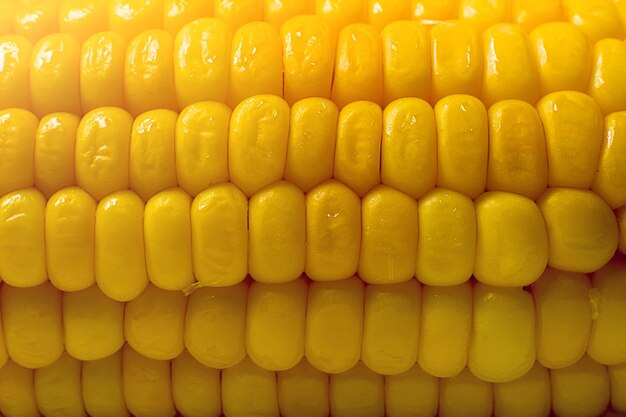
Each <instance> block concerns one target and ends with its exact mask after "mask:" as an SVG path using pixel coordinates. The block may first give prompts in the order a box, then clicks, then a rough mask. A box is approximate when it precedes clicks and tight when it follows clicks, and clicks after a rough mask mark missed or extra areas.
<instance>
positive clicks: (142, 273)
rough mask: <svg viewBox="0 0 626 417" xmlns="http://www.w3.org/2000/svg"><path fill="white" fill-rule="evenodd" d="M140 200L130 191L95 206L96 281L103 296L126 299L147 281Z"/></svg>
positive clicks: (137, 292)
mask: <svg viewBox="0 0 626 417" xmlns="http://www.w3.org/2000/svg"><path fill="white" fill-rule="evenodd" d="M143 212H144V204H143V201H141V199H140V198H139V197H137V194H135V193H133V192H132V191H120V192H117V193H113V194H111V195H109V196H108V197H106V198H104V199H103V200H102V201H100V203H99V204H98V207H97V209H96V251H95V253H96V282H97V283H98V286H99V287H100V289H101V290H102V292H103V293H104V294H105V295H106V296H107V297H110V298H112V299H114V300H117V301H130V300H132V299H134V298H135V297H138V296H139V294H141V293H142V292H143V290H144V289H145V288H146V285H147V284H148V273H147V272H146V261H145V254H144V235H143Z"/></svg>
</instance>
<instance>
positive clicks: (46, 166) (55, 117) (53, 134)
mask: <svg viewBox="0 0 626 417" xmlns="http://www.w3.org/2000/svg"><path fill="white" fill-rule="evenodd" d="M79 123H80V118H79V117H78V116H76V115H74V114H71V113H52V114H49V115H47V116H44V117H43V118H42V119H41V121H40V122H39V126H38V127H37V132H36V134H35V157H34V161H35V166H34V168H35V187H37V189H38V190H40V191H41V192H42V194H43V195H44V196H45V197H46V198H50V197H51V196H52V194H54V193H56V192H57V191H59V190H61V189H63V188H66V187H72V186H74V185H76V170H75V168H74V152H75V148H76V133H77V130H78V124H79Z"/></svg>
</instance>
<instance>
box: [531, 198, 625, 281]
mask: <svg viewBox="0 0 626 417" xmlns="http://www.w3.org/2000/svg"><path fill="white" fill-rule="evenodd" d="M537 204H538V205H539V208H540V209H541V214H543V217H544V220H545V223H546V229H547V230H548V243H549V250H548V254H549V256H548V265H550V266H551V267H553V268H557V269H561V270H564V271H573V272H593V271H597V270H598V269H600V268H601V267H602V266H603V265H604V264H606V263H607V262H608V261H609V259H611V257H612V256H613V254H614V253H615V250H616V248H617V239H618V231H617V222H616V220H615V216H614V214H613V211H612V210H611V208H610V207H609V206H607V205H606V203H605V202H604V201H603V200H602V199H601V198H600V197H598V196H597V195H596V194H595V193H593V192H591V191H587V190H576V189H567V188H549V189H548V190H547V191H546V192H545V193H543V194H542V196H541V197H540V198H539V200H538V201H537Z"/></svg>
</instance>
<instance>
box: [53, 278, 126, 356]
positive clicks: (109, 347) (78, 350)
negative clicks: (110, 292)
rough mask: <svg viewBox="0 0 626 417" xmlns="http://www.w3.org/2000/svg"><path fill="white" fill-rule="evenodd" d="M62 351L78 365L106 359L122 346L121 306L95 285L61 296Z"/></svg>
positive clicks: (122, 318)
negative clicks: (63, 347)
mask: <svg viewBox="0 0 626 417" xmlns="http://www.w3.org/2000/svg"><path fill="white" fill-rule="evenodd" d="M63 329H64V335H65V350H66V351H67V353H69V354H70V355H72V356H73V357H74V358H76V359H79V360H81V361H92V360H99V359H103V358H106V357H108V356H110V355H113V354H114V353H115V352H117V351H118V350H119V349H120V348H121V347H122V345H123V344H124V342H125V340H124V304H123V303H120V302H119V301H115V300H112V299H110V298H109V297H107V296H106V295H104V293H103V292H102V291H100V289H99V288H98V286H97V285H92V286H91V287H89V288H87V289H86V290H82V291H76V292H66V293H64V294H63Z"/></svg>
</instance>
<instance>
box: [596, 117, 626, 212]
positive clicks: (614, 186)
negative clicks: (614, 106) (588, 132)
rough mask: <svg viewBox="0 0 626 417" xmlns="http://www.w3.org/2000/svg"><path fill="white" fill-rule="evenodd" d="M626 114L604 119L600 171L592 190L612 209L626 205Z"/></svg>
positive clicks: (598, 170) (599, 162)
mask: <svg viewBox="0 0 626 417" xmlns="http://www.w3.org/2000/svg"><path fill="white" fill-rule="evenodd" d="M625 132H626V112H617V113H612V114H609V115H608V116H606V117H605V118H604V136H603V138H602V150H601V151H600V159H599V161H598V169H597V172H596V175H595V177H594V179H593V185H592V186H591V189H592V190H593V191H594V192H595V193H597V194H598V195H599V196H600V197H602V199H603V200H604V201H605V202H606V203H607V204H608V205H609V206H610V207H611V208H612V209H618V208H620V207H621V206H623V205H626V133H625Z"/></svg>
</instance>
